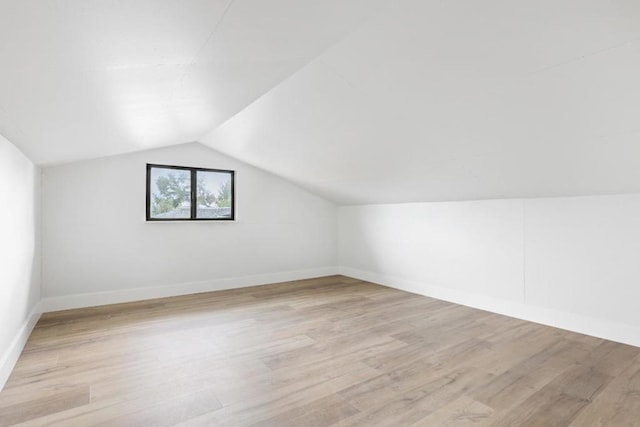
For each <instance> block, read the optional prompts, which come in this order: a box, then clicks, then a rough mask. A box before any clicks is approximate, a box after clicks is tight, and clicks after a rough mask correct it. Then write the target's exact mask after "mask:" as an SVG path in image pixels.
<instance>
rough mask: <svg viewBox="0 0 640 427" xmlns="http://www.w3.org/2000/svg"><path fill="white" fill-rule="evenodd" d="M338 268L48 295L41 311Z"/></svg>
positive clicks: (253, 283) (193, 291)
mask: <svg viewBox="0 0 640 427" xmlns="http://www.w3.org/2000/svg"><path fill="white" fill-rule="evenodd" d="M338 271H339V269H338V267H321V268H312V269H308V270H296V271H285V272H281V273H267V274H259V275H251V276H242V277H232V278H224V279H215V280H205V281H200V282H188V283H179V284H175V285H167V286H157V287H146V288H134V289H120V290H117V291H107V292H95V293H86V294H75V295H65V296H57V297H48V298H45V299H43V300H42V311H43V312H45V313H47V312H51V311H59V310H69V309H73V308H84V307H94V306H99V305H107V304H118V303H123V302H132V301H141V300H147V299H154V298H164V297H173V296H178V295H190V294H197V293H202V292H212V291H222V290H225V289H235V288H245V287H249V286H258V285H266V284H269V283H278V282H288V281H291V280H304V279H313V278H316V277H324V276H332V275H335V274H338Z"/></svg>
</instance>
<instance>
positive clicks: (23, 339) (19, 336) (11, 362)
mask: <svg viewBox="0 0 640 427" xmlns="http://www.w3.org/2000/svg"><path fill="white" fill-rule="evenodd" d="M41 314H42V310H41V304H40V303H38V304H36V305H35V307H34V308H33V309H32V310H31V313H29V316H28V317H27V318H26V319H25V321H24V322H23V323H22V326H21V327H20V329H19V330H18V332H17V333H16V335H15V336H14V338H13V340H12V341H11V344H9V347H8V348H7V350H6V351H5V353H4V354H3V355H2V356H0V391H2V389H3V388H4V386H5V384H6V383H7V380H8V379H9V376H10V375H11V372H12V371H13V367H14V366H15V365H16V362H17V361H18V358H19V357H20V354H22V349H23V348H24V346H25V344H26V343H27V341H28V340H29V336H30V335H31V331H33V328H34V327H35V326H36V323H38V320H39V319H40V315H41Z"/></svg>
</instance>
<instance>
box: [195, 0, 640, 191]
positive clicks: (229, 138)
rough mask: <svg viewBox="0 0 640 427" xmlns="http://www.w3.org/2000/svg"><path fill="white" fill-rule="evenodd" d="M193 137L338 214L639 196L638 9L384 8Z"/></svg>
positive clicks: (580, 3) (493, 4)
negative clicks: (431, 204) (394, 205)
mask: <svg viewBox="0 0 640 427" xmlns="http://www.w3.org/2000/svg"><path fill="white" fill-rule="evenodd" d="M201 141H202V142H204V143H206V144H207V145H209V146H211V147H213V148H215V149H218V150H220V151H223V152H225V153H228V154H230V155H232V156H235V157H237V158H240V159H243V160H245V161H247V162H249V163H253V164H255V165H258V166H260V167H263V168H266V169H269V170H271V171H274V172H275V173H278V174H280V175H282V176H284V177H287V178H289V179H292V180H294V181H297V182H298V183H300V184H301V185H304V186H306V187H308V188H311V189H313V190H315V191H317V192H318V193H320V194H323V195H325V196H327V197H329V198H331V199H334V200H336V201H338V202H340V203H347V204H349V203H388V202H412V201H438V200H459V199H485V198H504V197H536V196H560V195H584V194H603V193H618V192H636V191H640V2H638V1H636V0H571V1H569V0H552V1H551V0H541V1H529V2H521V1H508V0H500V1H497V0H483V1H475V0H452V1H423V0H421V1H419V0H414V1H396V2H393V7H391V8H390V9H389V10H388V11H387V12H386V13H385V15H384V16H381V17H380V18H379V19H376V20H373V21H371V22H369V23H367V25H365V26H363V27H361V28H360V29H359V30H358V31H356V32H354V33H353V34H351V35H349V36H348V37H346V38H345V39H344V40H343V41H341V42H340V43H338V44H337V45H335V46H334V47H332V48H331V49H329V50H328V51H326V52H324V53H323V54H322V55H320V56H319V57H318V58H316V59H315V60H314V61H313V62H311V63H310V64H308V65H307V66H306V67H304V68H303V69H302V70H301V71H299V72H298V73H296V74H295V75H293V76H292V77H291V78H289V79H287V80H286V81H284V82H283V83H281V84H280V85H279V86H277V87H276V88H275V89H273V90H271V91H270V92H268V93H267V94H266V95H264V96H263V97H262V98H260V99H259V100H257V101H256V102H254V103H253V104H251V105H250V106H249V107H247V108H246V109H245V110H243V111H242V112H241V113H239V114H238V115H236V116H235V117H233V118H232V119H231V120H229V121H228V122H226V123H225V124H223V125H222V126H220V127H219V128H217V129H216V130H214V131H213V132H212V133H210V134H209V135H207V136H206V137H204V138H203V139H202V140H201Z"/></svg>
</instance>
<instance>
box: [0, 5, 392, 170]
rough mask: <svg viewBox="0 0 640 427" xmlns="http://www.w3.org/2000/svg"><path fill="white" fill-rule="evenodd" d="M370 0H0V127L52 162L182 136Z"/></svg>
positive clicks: (37, 157)
mask: <svg viewBox="0 0 640 427" xmlns="http://www.w3.org/2000/svg"><path fill="white" fill-rule="evenodd" d="M378 3H380V2H379V1H377V0H374V1H370V0H322V1H317V0H91V1H88V0H0V133H2V134H3V135H4V136H5V137H7V138H8V139H10V140H11V141H12V142H14V143H15V144H16V145H18V146H19V147H20V148H22V150H23V151H25V153H26V154H27V155H28V156H29V157H30V158H31V159H32V160H34V161H35V162H36V163H39V164H44V165H46V164H51V163H59V162H68V161H72V160H79V159H86V158H92V157H100V156H106V155H112V154H118V153H124V152H129V151H135V150H142V149H147V148H154V147H159V146H163V145H173V144H179V143H185V142H193V141H194V140H196V139H197V138H198V137H201V136H202V135H204V134H206V133H208V132H210V131H211V130H212V129H214V128H215V127H216V126H217V125H219V124H220V123H222V122H224V121H225V120H227V119H228V118H230V117H231V116H232V115H234V114H235V113H237V112H239V111H240V110H242V109H243V108H244V107H246V106H247V105H249V104H250V103H251V102H252V101H254V100H255V99H257V98H258V97H259V96H261V95H262V94H264V93H265V92H267V91H268V90H269V89H271V88H272V87H273V86H275V85H276V84H278V83H279V82H281V81H282V80H284V79H286V78H287V77H288V76H290V75H291V74H293V73H294V72H295V71H296V70H298V69H299V68H300V67H302V66H303V65H305V64H306V63H308V62H309V61H311V60H312V59H313V58H315V57H317V56H318V55H319V54H320V53H321V52H323V51H324V50H325V49H327V48H328V47H329V46H331V45H332V44H334V43H336V42H337V41H338V40H340V39H341V38H343V37H344V36H345V34H347V33H348V32H349V31H351V30H352V29H353V28H354V27H355V26H356V25H357V24H358V23H359V22H361V21H362V20H363V19H365V18H366V17H367V16H368V15H369V14H370V13H372V12H374V11H375V10H376V8H375V6H376V4H378Z"/></svg>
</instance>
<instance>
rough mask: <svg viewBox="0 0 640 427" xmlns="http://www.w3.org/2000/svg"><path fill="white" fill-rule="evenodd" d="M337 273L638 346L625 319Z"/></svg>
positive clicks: (637, 335)
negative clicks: (610, 319) (618, 321)
mask: <svg viewBox="0 0 640 427" xmlns="http://www.w3.org/2000/svg"><path fill="white" fill-rule="evenodd" d="M340 274H342V275H345V276H349V277H353V278H355V279H360V280H365V281H368V282H373V283H377V284H380V285H383V286H388V287H390V288H396V289H400V290H403V291H407V292H411V293H415V294H419V295H425V296H428V297H432V298H437V299H440V300H444V301H449V302H453V303H456V304H461V305H465V306H468V307H473V308H478V309H481V310H486V311H490V312H493V313H498V314H503V315H505V316H510V317H515V318H517V319H523V320H528V321H531V322H535V323H540V324H543V325H547V326H553V327H556V328H561V329H566V330H568V331H572V332H578V333H581V334H585V335H591V336H594V337H598V338H603V339H607V340H611V341H616V342H620V343H624V344H629V345H633V346H636V347H640V328H638V327H633V326H630V325H627V324H624V323H617V322H611V321H608V320H603V319H597V318H593V317H588V316H583V315H579V314H573V313H568V312H562V311H559V310H553V309H548V308H543V307H537V306H532V305H528V304H523V303H521V302H516V301H508V300H502V299H498V298H493V297H487V296H482V295H475V294H470V293H467V292H461V291H457V290H453V289H447V288H442V287H438V286H430V285H427V284H425V283H420V282H416V281H412V280H406V279H400V278H397V277H391V276H387V275H383V274H379V273H375V272H371V271H364V270H358V269H355V268H350V267H340Z"/></svg>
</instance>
